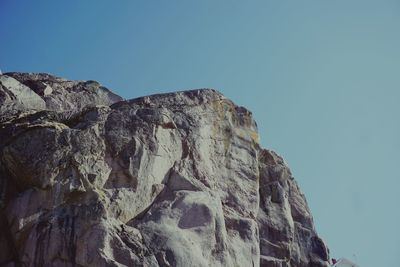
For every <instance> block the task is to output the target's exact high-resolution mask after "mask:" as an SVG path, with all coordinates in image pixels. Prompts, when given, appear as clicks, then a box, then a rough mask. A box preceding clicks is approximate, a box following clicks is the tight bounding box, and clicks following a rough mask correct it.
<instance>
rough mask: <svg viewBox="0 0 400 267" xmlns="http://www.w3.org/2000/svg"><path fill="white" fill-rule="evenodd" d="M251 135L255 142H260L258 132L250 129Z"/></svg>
mask: <svg viewBox="0 0 400 267" xmlns="http://www.w3.org/2000/svg"><path fill="white" fill-rule="evenodd" d="M250 137H251V140H253V141H254V142H255V143H257V144H258V143H260V136H259V135H258V133H257V132H255V131H250Z"/></svg>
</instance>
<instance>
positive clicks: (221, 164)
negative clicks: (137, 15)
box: [0, 73, 329, 267]
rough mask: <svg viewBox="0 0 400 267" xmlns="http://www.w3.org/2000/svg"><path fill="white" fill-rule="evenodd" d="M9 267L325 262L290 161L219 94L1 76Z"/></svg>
mask: <svg viewBox="0 0 400 267" xmlns="http://www.w3.org/2000/svg"><path fill="white" fill-rule="evenodd" d="M0 103H1V108H0V114H1V120H0V201H1V202H0V204H1V205H0V228H1V229H4V230H3V231H2V232H1V235H0V263H2V264H4V265H5V266H182V267H183V266H266V267H269V266H271V267H275V266H276V267H285V266H286V267H288V266H291V267H294V266H296V267H305V266H329V263H328V261H329V253H328V249H327V247H326V245H325V244H324V242H323V241H322V240H321V239H320V238H319V237H318V235H317V234H316V231H315V229H314V224H313V220H312V216H311V213H310V210H309V208H308V205H307V202H306V200H305V198H304V195H303V194H302V193H301V191H300V189H299V188H298V186H297V183H296V181H295V180H294V178H293V176H292V174H291V172H290V170H289V168H288V166H287V164H286V163H285V161H284V160H283V159H282V158H281V157H280V156H278V155H277V154H276V153H275V152H273V151H270V150H266V149H262V148H261V147H260V145H259V141H258V139H259V138H258V131H257V125H256V123H255V121H254V120H253V118H252V115H251V112H249V111H248V110H247V109H245V108H243V107H239V106H237V105H235V104H234V103H233V102H232V101H230V100H229V99H227V98H225V97H224V96H223V95H222V94H221V93H219V92H217V91H215V90H213V89H199V90H191V91H183V92H176V93H168V94H157V95H152V96H146V97H141V98H137V99H132V100H123V99H122V98H121V97H119V96H117V95H115V94H113V93H112V92H111V91H109V90H108V89H106V88H104V87H102V86H101V85H100V84H99V83H97V82H93V81H87V82H82V81H68V80H65V79H61V78H57V77H54V76H51V75H48V74H25V73H7V74H5V75H1V76H0Z"/></svg>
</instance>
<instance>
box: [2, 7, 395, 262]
mask: <svg viewBox="0 0 400 267" xmlns="http://www.w3.org/2000/svg"><path fill="white" fill-rule="evenodd" d="M0 69H1V70H2V71H3V72H7V71H21V72H48V73H52V74H55V75H57V76H62V77H65V78H68V79H79V80H97V81H99V82H100V83H102V84H103V85H105V86H106V87H108V88H110V89H112V90H113V91H114V92H116V93H117V94H119V95H121V96H123V97H124V98H134V97H138V96H142V95H149V94H154V93H160V92H168V91H176V90H186V89H193V88H215V89H217V90H219V91H220V92H222V93H223V94H224V95H226V96H227V97H228V98H230V99H232V100H233V101H234V102H235V103H237V104H238V105H241V106H245V107H247V108H248V109H250V110H251V111H252V112H253V115H254V117H255V119H256V121H257V123H258V126H259V131H260V136H261V143H262V145H263V146H264V147H266V148H269V149H273V150H275V151H277V152H278V153H279V154H280V155H282V156H283V157H284V158H285V159H286V161H287V162H288V164H289V166H290V167H291V170H292V173H293V175H294V176H295V178H296V180H297V181H298V183H299V185H300V187H301V189H302V191H303V192H304V194H305V196H306V198H307V200H308V203H309V206H310V208H311V211H312V214H313V216H314V222H315V224H316V229H317V231H318V233H319V235H320V236H321V237H322V238H323V239H324V240H325V241H326V243H327V244H328V246H329V248H330V251H331V256H332V257H334V258H340V257H346V258H348V259H350V260H352V261H356V262H357V263H358V264H359V265H360V266H361V267H376V266H379V267H395V266H400V259H398V257H399V256H398V255H400V231H399V229H397V228H398V227H399V221H400V208H399V206H398V205H399V204H400V174H399V171H398V166H399V165H400V162H399V160H400V156H399V149H400V138H399V137H400V119H399V115H400V104H399V102H400V73H399V71H400V1H399V0H396V1H395V0H393V1H391V0H379V1H370V0H362V1H361V0H360V1H356V0H335V1H326V0H318V1H317V0H315V1H311V0H304V1H298V0H292V1H290V0H282V1H278V0H263V1H257V0H254V1H239V0H229V1H228V0H226V1H223V0H220V1H206V0H202V1H198V0H196V1H195V0H185V1H184V0H182V1H176V0H170V1H165V0H159V1H156V0H154V1H139V0H137V1H128V0H121V1H106V0H86V1H78V0H68V1H67V0H59V1H54V0H47V1H46V0H38V1H28V0H19V1H16V0H0Z"/></svg>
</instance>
